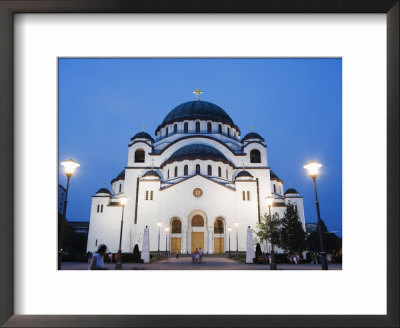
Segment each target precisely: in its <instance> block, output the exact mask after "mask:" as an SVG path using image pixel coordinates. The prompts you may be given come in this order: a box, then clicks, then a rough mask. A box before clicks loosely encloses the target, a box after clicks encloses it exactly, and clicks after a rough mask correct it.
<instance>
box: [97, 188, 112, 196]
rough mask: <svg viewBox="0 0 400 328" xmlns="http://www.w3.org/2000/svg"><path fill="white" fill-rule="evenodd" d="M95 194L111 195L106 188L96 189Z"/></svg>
mask: <svg viewBox="0 0 400 328" xmlns="http://www.w3.org/2000/svg"><path fill="white" fill-rule="evenodd" d="M96 194H109V195H111V193H110V191H109V190H108V189H107V188H100V189H99V190H97V191H96Z"/></svg>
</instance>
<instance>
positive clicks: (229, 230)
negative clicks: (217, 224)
mask: <svg viewBox="0 0 400 328" xmlns="http://www.w3.org/2000/svg"><path fill="white" fill-rule="evenodd" d="M231 231H232V229H231V228H228V232H229V257H231Z"/></svg>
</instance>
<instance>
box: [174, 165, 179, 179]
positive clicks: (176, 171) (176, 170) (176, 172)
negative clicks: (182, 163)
mask: <svg viewBox="0 0 400 328" xmlns="http://www.w3.org/2000/svg"><path fill="white" fill-rule="evenodd" d="M177 176H178V167H177V166H175V178H176V177H177Z"/></svg>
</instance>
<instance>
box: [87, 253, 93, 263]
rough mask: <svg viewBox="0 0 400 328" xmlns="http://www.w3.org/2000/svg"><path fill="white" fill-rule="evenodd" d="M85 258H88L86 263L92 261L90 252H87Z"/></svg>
mask: <svg viewBox="0 0 400 328" xmlns="http://www.w3.org/2000/svg"><path fill="white" fill-rule="evenodd" d="M87 257H88V263H90V261H91V260H92V257H93V253H92V252H87Z"/></svg>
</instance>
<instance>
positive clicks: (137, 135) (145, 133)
mask: <svg viewBox="0 0 400 328" xmlns="http://www.w3.org/2000/svg"><path fill="white" fill-rule="evenodd" d="M138 138H143V139H149V140H151V141H152V142H154V139H153V138H152V137H151V135H150V134H148V133H147V132H144V131H142V132H139V133H136V134H135V135H134V136H133V137H132V138H131V140H133V139H138Z"/></svg>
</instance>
